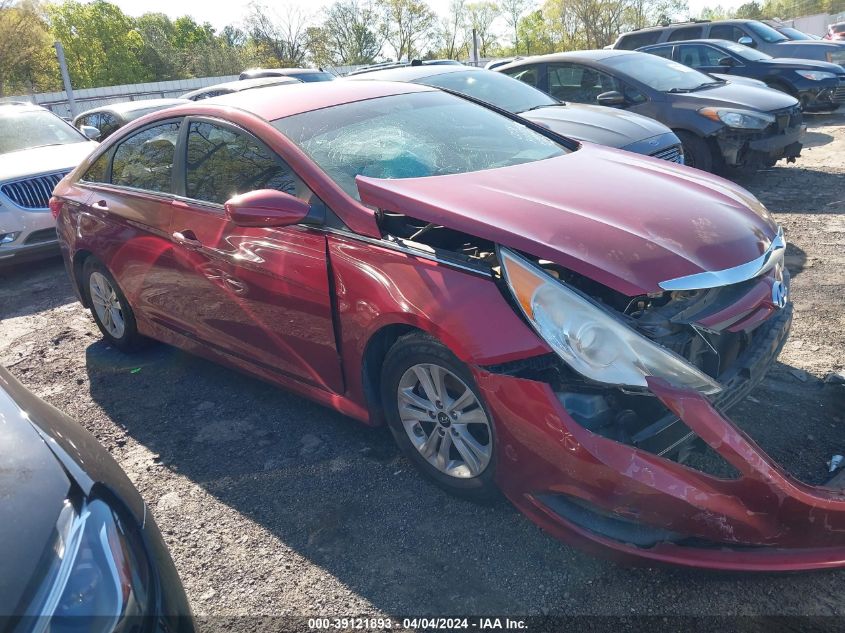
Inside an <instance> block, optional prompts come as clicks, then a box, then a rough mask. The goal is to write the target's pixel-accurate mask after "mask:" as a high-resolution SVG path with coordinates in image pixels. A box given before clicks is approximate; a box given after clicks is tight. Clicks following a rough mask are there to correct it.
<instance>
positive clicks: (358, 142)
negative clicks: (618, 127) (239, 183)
mask: <svg viewBox="0 0 845 633" xmlns="http://www.w3.org/2000/svg"><path fill="white" fill-rule="evenodd" d="M273 125H274V126H275V127H276V129H278V130H279V131H280V132H282V133H283V134H284V135H285V136H287V137H288V138H290V139H291V140H292V141H293V142H294V143H296V144H297V145H298V146H299V147H300V148H301V149H302V150H303V151H304V152H305V153H306V154H308V155H309V156H310V157H311V158H312V160H314V162H316V163H317V164H318V165H319V166H320V167H321V168H322V169H323V171H325V172H326V173H327V174H328V176H329V177H330V178H331V179H332V180H334V181H335V182H336V183H337V184H338V185H339V186H340V187H341V188H343V190H344V191H346V193H348V194H349V195H350V196H352V197H353V198H356V199H358V188H357V187H356V185H355V177H356V176H358V175H362V176H370V177H373V178H419V177H424V176H443V175H447V174H460V173H465V172H471V171H481V170H484V169H494V168H496V167H507V166H510V165H518V164H521V163H528V162H532V161H538V160H545V159H547V158H553V157H555V156H560V155H562V154H564V153H566V152H567V150H566V148H565V147H564V146H562V145H560V144H559V143H556V142H555V141H553V140H551V139H549V138H547V137H545V136H543V135H542V134H539V133H538V132H535V131H534V130H532V129H531V128H529V127H527V126H525V125H523V124H521V123H517V122H516V121H513V120H511V119H509V118H507V117H505V116H502V115H500V114H497V113H496V112H494V111H492V110H488V109H487V108H484V107H482V106H479V105H476V104H474V103H472V102H469V101H464V100H463V99H461V98H459V97H455V96H453V95H449V94H446V93H442V92H418V93H410V94H402V95H394V96H390V97H381V98H378V99H369V100H366V101H357V102H354V103H347V104H343V105H337V106H333V107H330V108H323V109H321V110H314V111H311V112H304V113H302V114H296V115H293V116H290V117H286V118H283V119H277V120H276V121H274V122H273Z"/></svg>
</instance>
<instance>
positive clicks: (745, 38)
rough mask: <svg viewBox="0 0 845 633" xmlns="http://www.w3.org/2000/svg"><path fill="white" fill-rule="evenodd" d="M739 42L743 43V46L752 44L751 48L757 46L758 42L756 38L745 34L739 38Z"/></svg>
mask: <svg viewBox="0 0 845 633" xmlns="http://www.w3.org/2000/svg"><path fill="white" fill-rule="evenodd" d="M737 42H738V43H739V44H742V45H743V46H750V47H751V48H757V44H755V43H754V40H752V39H751V38H750V37H748V36H747V35H743V36H742V37H741V38H739V39H738V40H737Z"/></svg>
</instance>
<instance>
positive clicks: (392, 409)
mask: <svg viewBox="0 0 845 633" xmlns="http://www.w3.org/2000/svg"><path fill="white" fill-rule="evenodd" d="M381 396H382V403H383V405H384V412H385V417H386V419H387V423H388V426H389V427H390V431H391V433H392V434H393V437H394V439H395V440H396V443H397V444H398V445H399V448H400V449H401V450H402V452H403V453H404V454H405V455H406V456H407V457H408V458H409V459H410V460H411V461H412V462H413V463H414V465H415V466H417V468H419V469H420V470H421V471H422V473H423V474H424V475H425V476H426V477H428V478H429V479H431V480H432V481H433V482H434V483H436V484H437V485H438V486H440V487H441V488H443V489H444V490H446V491H448V492H450V493H452V494H455V495H458V496H462V497H465V498H469V499H472V500H475V501H486V500H490V499H493V498H495V497H496V496H497V495H498V490H497V488H496V485H495V483H494V471H495V449H496V444H495V442H496V434H495V430H494V427H493V420H492V417H491V416H490V414H489V412H488V411H487V408H486V407H485V406H484V403H483V402H482V400H481V396H480V394H479V390H478V387H477V386H476V385H475V381H474V380H473V378H472V374H471V373H470V371H469V369H468V368H467V367H466V366H465V365H464V364H463V363H461V362H460V361H459V360H458V359H457V358H456V357H455V355H454V354H452V352H450V351H449V349H448V348H447V347H446V346H444V345H443V344H442V343H440V342H439V341H438V340H436V339H434V338H432V337H430V336H428V335H425V334H422V333H415V334H409V335H406V336H403V337H402V338H400V339H399V340H398V341H397V342H396V344H394V345H393V347H391V348H390V350H389V351H388V353H387V356H386V358H385V360H384V364H383V366H382V378H381Z"/></svg>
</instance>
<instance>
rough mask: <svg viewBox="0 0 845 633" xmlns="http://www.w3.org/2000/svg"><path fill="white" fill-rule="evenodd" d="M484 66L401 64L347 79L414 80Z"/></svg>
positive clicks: (477, 70) (474, 69)
mask: <svg viewBox="0 0 845 633" xmlns="http://www.w3.org/2000/svg"><path fill="white" fill-rule="evenodd" d="M483 70H484V69H483V68H475V67H474V66H464V65H463V64H461V65H460V66H458V65H457V64H429V65H423V66H400V67H398V68H384V69H382V70H371V71H369V72H366V73H361V74H359V75H354V76H349V77H345V78H344V80H345V81H370V80H380V81H414V80H416V79H422V78H423V77H433V76H435V75H445V74H447V73H462V72H481V71H483Z"/></svg>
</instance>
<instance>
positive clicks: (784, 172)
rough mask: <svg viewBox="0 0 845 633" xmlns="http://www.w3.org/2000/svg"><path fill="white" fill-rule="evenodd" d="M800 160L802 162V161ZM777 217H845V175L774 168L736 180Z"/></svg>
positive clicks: (804, 169) (800, 169) (797, 167)
mask: <svg viewBox="0 0 845 633" xmlns="http://www.w3.org/2000/svg"><path fill="white" fill-rule="evenodd" d="M799 160H800V159H799ZM735 181H736V183H737V184H739V185H740V186H742V187H745V188H746V189H750V190H751V191H753V192H754V194H755V195H756V196H757V197H758V198H759V199H760V201H761V202H762V203H763V204H765V205H766V207H767V208H768V209H769V211H772V212H775V213H807V214H815V213H819V214H822V213H829V214H842V213H845V173H842V172H835V171H821V170H815V169H806V168H803V167H800V166H796V167H786V166H783V167H781V166H780V164H779V165H778V166H775V167H772V168H771V169H764V170H760V171H758V172H754V173H743V174H741V175H739V176H738V177H736V178H735Z"/></svg>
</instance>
